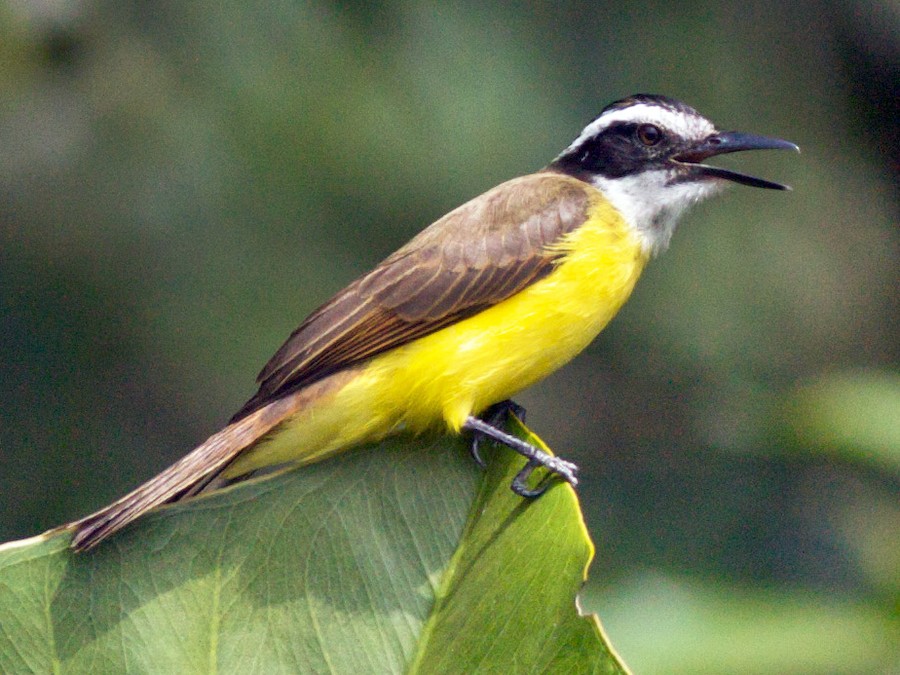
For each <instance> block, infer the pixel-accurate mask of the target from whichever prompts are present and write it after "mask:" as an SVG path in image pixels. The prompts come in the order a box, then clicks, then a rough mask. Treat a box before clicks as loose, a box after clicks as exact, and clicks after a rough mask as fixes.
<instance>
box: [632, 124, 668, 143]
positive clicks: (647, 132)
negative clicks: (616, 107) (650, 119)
mask: <svg viewBox="0 0 900 675" xmlns="http://www.w3.org/2000/svg"><path fill="white" fill-rule="evenodd" d="M637 137H638V140H639V141H640V142H641V143H643V144H644V145H646V146H647V147H650V146H651V145H656V144H657V143H659V142H660V141H661V140H662V137H663V133H662V131H661V130H660V128H659V127H658V126H656V125H655V124H642V125H640V126H639V127H638V128H637Z"/></svg>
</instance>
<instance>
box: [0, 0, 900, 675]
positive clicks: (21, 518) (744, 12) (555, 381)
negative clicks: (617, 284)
mask: <svg viewBox="0 0 900 675" xmlns="http://www.w3.org/2000/svg"><path fill="white" fill-rule="evenodd" d="M898 83H900V4H898V3H897V2H865V1H862V0H861V1H859V2H854V1H851V0H844V1H840V0H832V1H819V2H816V1H811V0H801V1H799V2H792V3H784V2H774V1H754V0H749V1H743V2H713V1H709V2H687V3H668V2H661V1H652V0H651V1H645V2H641V3H623V2H615V3H611V2H577V1H569V2H557V3H548V4H545V5H534V4H531V3H522V4H514V3H501V4H483V3H478V2H466V3H454V4H452V5H450V4H445V3H438V2H433V3H425V2H421V3H420V2H390V3H358V4H357V3H350V2H344V3H322V2H320V3H302V2H271V3H263V2H235V1H233V0H230V1H227V2H222V3H218V2H156V3H146V2H112V1H110V2H99V1H92V0H82V1H80V2H79V1H75V2H46V1H40V0H19V1H17V2H7V3H5V4H3V5H0V91H2V94H0V190H2V195H0V540H7V539H12V538H17V537H24V536H28V535H31V534H35V533H38V532H40V531H42V530H44V529H46V528H49V527H51V526H53V525H56V524H59V523H61V522H63V521H66V520H71V519H73V518H75V517H77V516H79V515H83V514H85V513H86V512H88V511H90V510H93V509H95V508H97V507H99V506H101V505H103V504H105V503H106V502H108V501H110V500H112V499H113V498H115V497H117V496H119V495H121V494H122V493H123V492H124V491H126V490H127V489H129V488H130V487H133V486H134V485H136V484H137V483H139V482H141V481H143V480H144V479H146V478H148V477H150V476H151V475H152V474H154V473H155V472H156V471H157V470H159V469H161V468H163V467H164V466H166V465H167V464H169V463H170V462H172V461H173V460H175V459H176V458H178V457H180V456H181V455H183V454H184V453H185V452H186V451H187V450H189V449H190V448H191V447H192V446H193V445H194V444H195V443H197V442H199V441H201V440H202V439H204V438H205V437H206V436H207V435H208V434H209V433H211V432H213V431H215V430H216V429H218V428H219V427H220V425H221V424H222V423H223V422H224V421H225V420H226V419H227V418H228V417H229V415H230V414H231V413H232V412H233V411H234V410H235V409H237V408H238V407H239V406H240V405H241V404H242V403H243V401H244V400H245V399H246V398H248V397H249V396H250V395H251V394H252V393H253V391H254V386H253V376H254V375H255V373H256V372H257V371H258V369H259V368H260V367H261V366H262V365H263V363H264V362H265V361H266V359H267V358H268V357H269V356H270V355H271V353H272V352H273V351H274V350H275V349H276V348H277V347H278V346H279V345H280V344H281V341H282V340H283V339H284V338H285V337H286V336H287V335H288V333H289V332H290V331H291V330H292V329H293V328H294V327H295V325H296V324H297V323H299V321H300V320H301V319H302V318H303V317H304V316H305V315H306V314H307V313H308V312H309V311H310V310H312V309H313V308H315V307H316V306H317V305H318V304H320V303H321V302H323V301H324V300H326V299H327V298H328V297H329V296H330V295H331V294H332V293H334V292H335V291H337V290H339V289H340V288H341V287H342V286H343V285H344V284H345V283H347V282H348V281H350V280H351V279H352V278H354V277H355V276H357V275H358V274H360V273H362V272H364V271H365V270H367V269H368V268H369V267H370V266H372V265H373V264H375V263H376V262H378V261H379V260H380V259H381V258H383V257H384V256H386V255H387V254H388V253H390V252H391V251H392V250H393V249H394V248H396V247H397V246H399V245H400V244H402V243H403V242H404V241H406V240H407V239H408V238H409V237H410V236H411V235H412V234H414V233H415V232H417V231H418V230H419V229H421V228H422V227H424V226H425V225H427V224H428V223H430V222H431V221H432V220H434V219H435V218H437V217H439V216H440V215H442V214H443V213H445V212H446V211H448V210H449V209H451V208H453V207H454V206H456V205H458V204H460V203H461V202H463V201H465V200H466V199H468V198H470V197H472V196H475V195H477V194H479V193H480V192H482V191H484V190H485V189H487V188H489V187H491V186H493V185H495V184H497V183H499V182H501V181H503V180H505V179H507V178H510V177H512V176H515V175H519V174H523V173H528V172H530V171H533V170H535V169H538V168H540V167H541V166H543V165H544V164H546V163H547V162H548V161H549V160H550V159H552V158H553V157H554V156H555V154H556V153H557V152H559V151H560V150H561V149H562V148H563V147H565V146H566V145H567V144H568V143H569V142H570V141H571V140H572V138H574V136H575V135H576V134H577V133H578V132H579V131H580V129H581V127H582V126H583V125H584V124H585V123H587V122H588V121H589V120H590V119H591V118H592V116H593V115H595V114H596V113H597V112H598V111H599V110H600V108H601V107H602V106H603V105H605V104H606V103H608V102H610V101H612V100H614V99H617V98H620V97H622V96H625V95H628V94H631V93H634V92H639V91H650V92H656V93H664V94H667V95H670V96H675V97H678V98H681V99H683V100H685V101H687V102H688V103H690V104H691V105H693V106H695V107H697V108H698V109H699V110H700V111H701V112H702V113H704V114H706V115H707V116H709V117H711V118H712V119H713V120H715V121H716V122H717V123H718V124H719V125H720V126H721V127H722V128H736V129H742V130H746V131H753V132H757V133H763V134H769V135H777V136H781V137H783V138H787V139H789V140H792V141H795V142H797V143H798V144H799V145H800V146H801V147H802V149H803V154H802V155H800V156H794V155H790V154H787V153H759V154H756V155H754V156H750V155H746V156H742V157H740V158H739V159H738V158H735V160H734V163H733V164H732V165H734V166H737V165H739V166H740V167H742V168H744V169H746V170H748V171H751V172H756V173H757V174H761V175H764V176H765V177H767V178H771V179H774V180H779V181H784V182H787V183H790V184H791V185H793V187H794V192H791V193H772V192H763V191H758V190H751V189H748V188H740V187H738V188H734V189H732V190H730V191H729V193H728V194H726V195H725V196H723V197H721V198H719V199H717V200H714V201H713V202H710V203H708V204H704V205H703V206H701V207H700V208H698V209H696V210H695V211H694V212H693V213H692V214H690V215H689V216H688V217H687V218H686V219H685V222H684V223H683V224H682V226H681V228H680V230H679V232H677V233H676V236H675V238H674V241H673V245H672V248H671V250H670V251H669V253H667V254H666V255H665V256H664V257H662V258H661V259H660V260H657V261H655V262H654V263H653V265H652V266H651V267H650V268H649V269H648V271H647V273H646V275H645V277H644V279H642V280H641V283H640V284H638V288H637V290H636V292H635V295H634V297H633V298H632V300H631V302H630V303H629V304H628V305H627V306H626V308H625V309H624V310H623V311H622V312H621V314H620V315H619V317H618V318H617V319H616V320H615V321H614V322H613V324H612V325H611V326H610V327H609V328H608V329H607V330H606V331H605V332H604V333H603V335H602V336H601V337H600V338H599V339H598V340H597V341H596V343H595V344H593V345H592V346H591V347H590V348H589V349H588V351H587V352H586V353H585V354H584V355H583V356H582V357H580V358H579V359H578V360H577V361H576V362H575V363H573V364H571V365H570V366H569V367H568V368H566V369H565V370H564V371H562V372H560V373H558V374H557V375H555V376H553V377H552V378H550V379H549V380H548V381H546V382H545V383H543V384H541V385H539V386H538V387H536V388H534V389H533V390H531V391H528V392H526V393H524V394H523V395H522V396H520V397H519V400H520V402H521V403H523V404H524V405H525V406H526V407H527V408H528V410H529V423H530V424H531V426H532V427H533V428H534V429H535V430H536V431H537V432H538V433H539V434H541V435H542V436H543V437H544V439H545V440H546V441H547V442H548V443H549V444H550V446H551V447H553V448H555V449H556V450H557V451H558V452H560V453H562V454H564V455H565V456H567V457H569V458H571V459H574V460H576V461H577V462H578V463H580V464H581V465H582V467H583V469H582V476H583V482H582V485H581V486H580V489H579V491H580V493H581V495H582V497H583V502H584V506H585V510H586V514H587V519H588V523H589V526H590V529H591V531H592V533H593V536H594V538H595V541H596V543H597V549H598V551H597V560H596V562H595V564H594V568H593V570H592V576H591V582H590V584H589V586H588V587H587V589H586V591H585V597H584V604H585V606H586V607H588V608H589V609H593V610H596V611H598V612H599V613H600V615H601V619H602V620H603V622H604V624H605V626H606V628H607V631H608V632H609V634H610V637H611V640H612V643H613V645H614V646H616V647H617V648H618V649H619V650H620V652H621V653H622V655H623V657H624V658H625V660H626V662H628V663H629V664H630V665H631V666H632V667H633V668H634V669H635V670H636V672H660V673H670V672H671V673H675V672H681V673H697V672H709V673H718V672H735V673H738V672H741V673H745V672H796V673H806V672H809V673H854V672H858V673H870V672H888V671H892V672H897V670H898V669H900V640H898V636H900V617H898V608H900V500H898V494H900V368H898V362H900V340H898V337H900V335H898V332H900V331H898V324H900V321H898V320H900V301H898V276H900V275H898V271H900V269H898V260H900V257H898V254H900V251H898V249H900V230H898V221H900V190H898V184H900V181H898V178H900V92H898ZM723 162H725V163H729V164H730V163H731V162H730V160H729V159H726V160H723ZM533 553H534V552H533Z"/></svg>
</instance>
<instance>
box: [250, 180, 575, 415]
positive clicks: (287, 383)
mask: <svg viewBox="0 0 900 675" xmlns="http://www.w3.org/2000/svg"><path fill="white" fill-rule="evenodd" d="M589 190H590V188H589V186H588V185H587V184H586V183H583V182H581V181H578V180H575V179H573V178H569V177H566V176H562V175H560V174H555V173H549V172H547V173H538V174H532V175H530V176H524V177H522V178H516V179H514V180H511V181H509V182H506V183H503V184H502V185H499V186H497V187H496V188H494V189H493V190H490V191H489V192H486V193H484V194H483V195H481V196H480V197H477V198H475V199H473V200H472V201H470V202H468V203H466V204H463V205H462V206H460V207H459V208H457V209H455V210H454V211H451V212H450V213H448V214H447V215H446V216H444V217H443V218H441V219H440V220H438V221H437V222H435V223H434V224H432V225H431V226H430V227H428V228H426V229H425V230H423V231H422V232H420V233H419V234H418V235H417V236H416V237H414V238H413V239H412V240H411V241H410V242H409V243H407V244H406V245H405V246H403V247H402V248H401V249H399V250H398V251H397V252H396V253H394V254H393V255H391V256H390V257H389V258H387V259H386V260H384V261H383V262H382V263H380V264H379V265H378V266H377V267H376V268H375V269H373V270H372V271H371V272H369V273H368V274H366V275H365V276H363V277H360V278H359V279H357V280H356V281H354V282H353V283H351V284H350V285H349V286H348V287H347V288H345V289H344V290H343V291H341V292H340V293H338V294H337V295H336V296H335V297H334V298H332V299H331V300H330V301H329V302H327V303H326V304H324V305H322V306H321V307H319V309H317V310H316V311H315V312H313V313H312V314H311V315H310V316H309V317H308V318H307V319H306V320H305V321H304V322H303V323H302V324H301V325H300V327H299V328H297V330H295V331H294V332H293V333H292V334H291V336H290V338H288V340H287V342H285V343H284V345H282V347H281V349H279V350H278V352H277V353H276V354H275V355H274V356H273V357H272V359H271V360H270V361H269V362H268V363H267V364H266V367H265V368H263V370H262V372H261V373H260V374H259V377H258V378H257V379H258V381H259V383H260V387H259V391H258V392H257V393H256V395H255V396H254V397H253V398H251V399H250V400H249V401H248V402H247V403H246V405H245V406H244V407H243V408H242V409H241V410H240V411H239V412H238V413H237V414H236V415H235V417H234V418H233V419H235V420H236V419H239V418H241V417H244V416H245V415H247V414H249V413H250V412H252V411H253V410H256V409H258V408H260V407H261V406H263V405H265V404H266V403H268V402H269V401H271V400H272V399H274V398H277V397H279V396H281V395H283V394H285V393H287V392H289V391H293V390H295V389H297V388H299V387H303V386H306V385H308V384H310V383H311V382H314V381H316V380H318V379H321V378H322V377H325V376H326V375H328V374H330V373H333V372H335V371H337V370H340V369H342V368H346V367H347V366H350V365H353V364H355V363H358V362H360V361H363V360H365V359H367V358H370V357H372V356H375V355H376V354H379V353H381V352H384V351H386V350H388V349H391V348H393V347H398V346H400V345H403V344H406V343H408V342H410V341H412V340H414V339H416V338H418V337H422V336H424V335H428V334H429V333H433V332H434V331H436V330H438V329H440V328H443V327H445V326H447V325H449V324H452V323H455V322H457V321H459V320H461V319H463V318H465V317H468V316H471V315H473V314H476V313H477V312H479V311H481V310H483V309H485V308H487V307H490V306H491V305H494V304H497V303H498V302H500V301H502V300H505V299H506V298H508V297H510V296H511V295H513V294H515V293H516V292H518V291H520V290H522V289H523V288H525V287H526V286H528V285H529V284H531V283H533V282H534V281H536V280H538V279H540V278H541V277H543V276H545V275H546V274H548V273H549V272H550V270H551V269H552V266H553V258H554V256H553V253H552V252H550V251H548V250H547V246H548V244H551V243H553V242H555V241H557V240H558V239H559V238H560V237H561V236H562V235H564V234H565V233H566V232H569V231H571V230H572V229H574V228H576V227H578V226H579V225H580V224H581V223H582V222H584V219H585V213H586V209H587V204H588V194H589V193H588V191H589Z"/></svg>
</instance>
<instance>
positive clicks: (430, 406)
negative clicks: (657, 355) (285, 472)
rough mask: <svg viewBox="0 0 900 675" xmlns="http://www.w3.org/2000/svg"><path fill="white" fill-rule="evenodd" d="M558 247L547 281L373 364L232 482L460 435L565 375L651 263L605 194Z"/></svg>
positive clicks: (255, 454) (291, 424) (244, 461)
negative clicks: (395, 436)
mask: <svg viewBox="0 0 900 675" xmlns="http://www.w3.org/2000/svg"><path fill="white" fill-rule="evenodd" d="M557 248H558V250H559V253H560V254H561V257H560V262H559V263H558V265H557V267H556V268H555V269H554V270H553V272H551V273H550V274H549V275H547V276H546V277H544V278H543V279H542V280H540V281H538V282H536V283H534V284H532V285H531V286H529V287H528V288H526V289H524V290H523V291H521V292H519V293H517V294H516V295H514V296H513V297H511V298H508V299H507V300H504V301H503V302H501V303H499V304H497V305H495V306H493V307H491V308H489V309H486V310H484V311H483V312H480V313H479V314H476V315H475V316H472V317H470V318H468V319H465V320H463V321H460V322H459V323H456V324H454V325H452V326H449V327H447V328H444V329H441V330H439V331H437V332H436V333H432V334H431V335H428V336H426V337H424V338H421V339H418V340H415V341H413V342H411V343H410V344H408V345H404V346H403V347H399V348H396V349H393V350H391V351H389V352H386V353H385V354H382V355H380V356H377V357H375V358H374V359H372V360H371V361H369V362H368V363H367V364H365V365H363V366H361V367H359V368H358V374H357V375H356V376H355V377H352V378H350V379H349V381H348V382H347V383H346V384H344V385H343V386H342V387H340V388H336V389H335V390H333V391H331V392H330V393H329V394H327V395H325V396H322V397H321V398H319V399H318V400H317V401H316V402H315V403H314V404H312V405H310V406H308V407H307V408H305V409H303V410H301V411H300V412H298V413H297V414H296V415H294V416H293V417H292V418H291V419H290V420H287V421H286V422H284V423H283V424H281V425H280V426H279V427H278V428H277V430H276V431H275V432H274V433H273V434H271V435H270V436H269V437H267V438H265V439H263V440H262V441H260V442H259V443H257V444H256V445H255V446H253V447H251V448H248V449H247V450H246V451H245V452H244V453H243V454H242V455H241V456H240V457H239V458H238V459H237V460H236V461H235V462H234V463H233V464H232V465H231V467H229V469H228V471H227V472H226V475H227V476H238V475H241V474H243V473H246V472H248V471H252V470H254V469H257V468H260V467H263V466H269V465H272V464H281V463H285V462H301V463H306V462H310V461H315V460H318V459H321V458H323V457H325V456H327V455H329V454H333V453H334V452H337V451H339V450H343V449H346V448H349V447H350V446H353V445H357V444H359V443H362V442H366V441H372V440H377V439H379V438H383V437H384V436H385V435H387V434H390V433H392V432H394V431H398V430H401V429H406V430H410V431H414V432H419V431H424V430H426V429H429V428H434V427H436V426H440V425H442V424H443V425H446V426H447V427H448V428H449V429H451V430H453V431H458V430H459V428H460V427H461V426H462V424H463V423H464V422H465V420H466V418H467V417H468V416H469V415H471V414H473V413H474V414H477V413H479V412H481V411H482V410H484V409H485V408H487V407H488V406H490V405H492V404H494V403H497V402H499V401H502V400H504V399H507V398H510V397H512V396H513V395H515V394H516V393H517V392H519V391H521V390H522V389H524V388H526V387H528V386H530V385H532V384H534V383H535V382H537V381H538V380H541V379H543V378H544V377H546V376H547V375H549V374H550V373H552V372H553V371H555V370H557V369H558V368H559V367H560V366H562V365H563V364H565V363H567V362H568V361H570V360H571V359H572V358H573V357H574V356H575V355H576V354H578V353H579V352H580V351H581V350H582V349H584V348H585V347H586V346H587V345H588V343H590V341H591V340H593V339H594V337H596V335H597V334H598V333H599V332H600V331H601V330H602V329H603V327H604V326H605V325H606V324H607V323H608V322H609V320H610V319H612V317H613V316H615V314H616V312H618V311H619V308H620V307H621V306H622V304H623V303H624V302H625V301H626V300H627V299H628V296H629V295H630V294H631V291H632V289H633V288H634V284H635V282H636V281H637V279H638V277H639V276H640V274H641V271H642V270H643V268H644V265H645V264H646V261H647V255H646V253H645V252H644V251H643V249H642V247H641V243H640V240H639V239H638V236H637V235H636V234H635V232H634V231H633V230H632V228H631V227H630V226H628V224H627V223H625V221H624V220H622V218H621V216H619V214H618V213H617V212H616V211H615V210H614V209H613V208H612V207H611V206H609V205H608V203H607V202H606V201H605V200H603V198H602V195H601V194H600V193H599V192H598V193H597V197H596V201H595V203H594V204H593V206H592V208H591V210H590V217H589V219H588V220H587V221H586V222H585V224H584V225H582V226H581V227H580V228H578V229H577V230H575V231H573V232H571V233H570V234H569V235H567V236H566V238H565V239H564V240H563V241H561V242H560V243H559V244H558V246H557Z"/></svg>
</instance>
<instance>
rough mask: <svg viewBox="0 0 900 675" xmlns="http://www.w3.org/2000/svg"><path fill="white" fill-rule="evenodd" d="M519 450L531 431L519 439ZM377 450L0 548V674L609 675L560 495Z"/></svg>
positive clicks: (404, 451) (457, 460) (407, 445)
mask: <svg viewBox="0 0 900 675" xmlns="http://www.w3.org/2000/svg"><path fill="white" fill-rule="evenodd" d="M532 440H533V441H534V442H538V441H536V439H532ZM489 452H493V453H494V454H493V456H492V459H493V460H494V461H492V462H491V465H490V469H489V471H488V473H487V475H486V477H485V478H484V479H483V480H482V477H481V474H480V472H479V471H478V470H477V468H475V467H474V464H473V462H472V461H471V458H469V457H468V454H467V451H466V449H465V447H464V446H463V443H462V442H461V441H458V440H451V439H447V438H441V439H437V438H433V439H424V440H423V439H409V438H400V439H394V440H391V441H388V442H385V443H381V444H378V445H375V446H370V447H367V448H362V449H360V450H358V451H353V452H349V453H345V454H344V455H342V456H340V457H337V458H335V459H333V460H331V461H327V462H323V463H321V464H317V465H313V466H309V467H305V468H303V469H301V470H297V471H290V472H285V473H282V474H279V475H276V476H272V477H268V478H266V479H261V480H257V481H251V482H247V483H243V484H240V485H236V486H234V487H233V488H230V489H227V490H223V491H220V492H218V493H214V494H211V495H209V496H206V497H202V498H200V499H196V500H193V501H191V502H188V503H185V504H179V505H175V506H172V507H168V508H164V509H160V510H158V511H157V512H155V513H153V514H150V515H149V516H147V517H145V518H143V519H142V520H140V521H138V522H137V523H136V524H135V525H133V526H131V527H129V528H127V529H126V530H124V531H123V532H121V533H120V534H118V535H116V536H115V537H113V538H111V539H110V540H108V541H106V542H104V543H103V544H102V545H101V546H99V547H98V548H96V549H94V550H92V551H90V552H88V553H83V554H74V553H72V552H71V551H70V550H69V549H68V547H67V546H68V540H69V534H68V533H54V532H51V533H47V534H45V535H42V536H40V537H35V538H33V539H30V540H25V541H22V542H15V543H12V544H7V545H5V546H3V547H0V672H3V673H23V672H41V673H44V672H64V673H65V672H68V673H85V672H91V673H122V672H135V671H137V672H148V673H150V672H159V673H172V672H178V673H195V672H196V673H207V672H219V673H232V672H233V673H253V672H260V673H278V672H285V673H298V672H310V673H319V672H334V673H351V672H352V673H403V672H416V673H441V672H451V673H452V672H460V673H477V672H504V673H514V672H578V673H588V672H613V673H616V672H619V673H620V672H624V667H623V666H622V665H621V664H620V663H619V662H618V660H617V659H616V657H615V656H614V654H613V653H612V652H611V650H610V648H609V647H608V646H607V645H606V644H605V642H604V641H603V638H602V634H601V631H600V626H599V622H598V621H597V619H596V617H593V616H589V617H581V616H579V614H578V612H577V609H576V606H575V597H576V594H577V593H578V590H579V588H580V586H581V584H582V583H583V581H584V574H585V570H586V568H587V565H588V564H589V562H590V558H591V555H592V547H591V543H590V541H589V539H588V537H587V533H586V530H585V529H584V525H583V523H582V521H581V515H580V511H579V508H578V503H577V499H576V497H575V494H574V492H573V491H572V490H571V489H570V488H569V487H568V486H566V485H562V484H560V485H555V486H554V487H552V488H551V489H550V490H548V492H547V494H545V495H544V496H543V497H541V498H540V499H537V500H533V501H523V500H522V499H521V498H519V497H517V496H515V495H514V494H512V492H511V491H510V490H509V489H508V485H509V481H510V480H511V479H512V477H513V476H514V475H515V472H516V470H517V469H518V468H521V464H522V460H521V458H518V457H517V456H515V455H514V454H513V453H511V452H509V451H507V450H505V449H497V450H495V451H494V450H491V451H489Z"/></svg>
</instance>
